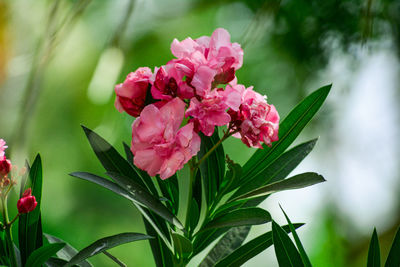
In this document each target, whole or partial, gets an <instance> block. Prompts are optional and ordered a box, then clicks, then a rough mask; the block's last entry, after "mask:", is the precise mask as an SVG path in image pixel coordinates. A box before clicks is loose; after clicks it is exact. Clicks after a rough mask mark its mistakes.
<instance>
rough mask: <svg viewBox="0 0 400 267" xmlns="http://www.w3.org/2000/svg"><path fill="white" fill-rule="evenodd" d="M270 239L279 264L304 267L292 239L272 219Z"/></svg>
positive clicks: (283, 266) (284, 266)
mask: <svg viewBox="0 0 400 267" xmlns="http://www.w3.org/2000/svg"><path fill="white" fill-rule="evenodd" d="M272 240H273V243H274V247H275V255H276V258H277V260H278V263H279V266H282V267H286V266H293V267H297V266H299V267H304V264H303V262H302V261H301V257H300V254H299V252H298V251H297V249H296V247H295V245H294V244H293V242H292V240H290V238H289V236H288V235H287V233H286V231H285V230H283V229H282V227H280V226H279V225H278V224H277V223H276V222H274V221H272Z"/></svg>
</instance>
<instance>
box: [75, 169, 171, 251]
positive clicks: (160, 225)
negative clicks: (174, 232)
mask: <svg viewBox="0 0 400 267" xmlns="http://www.w3.org/2000/svg"><path fill="white" fill-rule="evenodd" d="M70 175H71V176H74V177H77V178H81V179H84V180H87V181H90V182H93V183H96V184H98V185H100V186H103V187H104V188H107V189H109V190H111V191H113V192H114V193H117V194H119V195H121V196H123V197H125V198H127V199H129V200H131V201H132V202H133V204H134V205H135V206H136V208H137V209H138V210H139V211H140V212H141V213H142V215H143V216H144V218H145V219H146V220H148V221H149V224H150V225H151V226H152V227H153V228H154V230H155V231H156V232H157V234H158V235H159V236H160V237H161V239H162V240H163V241H164V242H165V244H166V245H167V246H168V245H169V241H168V238H167V236H166V235H167V234H168V233H169V230H168V229H167V226H166V224H165V221H164V220H159V219H158V218H160V217H155V214H153V213H152V212H150V211H147V210H144V209H143V208H142V206H141V205H139V204H137V201H136V200H134V198H133V196H132V195H131V193H129V192H128V191H126V190H125V189H123V188H121V187H120V186H119V185H118V184H116V183H114V182H111V181H109V180H107V179H105V178H103V177H100V176H97V175H95V174H91V173H87V172H74V173H71V174H70ZM160 219H161V218H160ZM168 247H169V248H170V249H172V247H170V246H168Z"/></svg>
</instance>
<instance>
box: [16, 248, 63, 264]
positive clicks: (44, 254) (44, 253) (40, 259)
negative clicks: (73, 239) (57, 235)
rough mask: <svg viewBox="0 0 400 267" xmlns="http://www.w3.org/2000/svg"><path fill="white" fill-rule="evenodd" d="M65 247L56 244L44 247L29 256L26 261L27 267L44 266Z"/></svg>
mask: <svg viewBox="0 0 400 267" xmlns="http://www.w3.org/2000/svg"><path fill="white" fill-rule="evenodd" d="M64 246H65V243H54V244H47V245H44V246H42V247H40V248H38V249H37V250H35V251H34V252H32V254H31V255H30V256H29V258H28V259H27V261H26V264H25V265H24V266H25V267H38V266H42V264H44V263H45V262H46V261H47V260H48V259H49V258H50V257H51V256H53V255H54V254H56V253H57V251H59V250H60V249H62V248H63V247H64Z"/></svg>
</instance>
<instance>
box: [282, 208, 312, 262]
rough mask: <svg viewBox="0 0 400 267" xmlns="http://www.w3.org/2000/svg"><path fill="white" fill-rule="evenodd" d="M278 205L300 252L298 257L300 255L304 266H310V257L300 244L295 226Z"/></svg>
mask: <svg viewBox="0 0 400 267" xmlns="http://www.w3.org/2000/svg"><path fill="white" fill-rule="evenodd" d="M279 207H280V208H281V210H282V212H283V214H284V215H285V218H286V221H287V222H288V225H289V228H290V232H291V233H292V235H293V238H294V241H295V242H296V246H297V248H298V250H299V252H300V257H301V260H302V261H303V263H304V266H305V267H311V266H312V265H311V262H310V259H309V258H308V256H307V253H306V251H305V249H304V247H303V245H302V244H301V241H300V238H299V236H298V235H297V233H296V230H295V227H294V226H293V224H292V222H291V221H290V219H289V217H288V216H287V215H286V212H285V211H284V210H283V208H282V207H281V205H279Z"/></svg>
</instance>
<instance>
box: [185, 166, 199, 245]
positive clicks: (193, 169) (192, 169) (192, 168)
mask: <svg viewBox="0 0 400 267" xmlns="http://www.w3.org/2000/svg"><path fill="white" fill-rule="evenodd" d="M189 166H190V178H189V193H188V201H187V207H186V219H185V228H186V231H187V237H188V238H189V239H190V238H191V235H192V229H190V225H189V222H190V208H191V204H192V201H191V199H192V195H193V183H194V179H195V176H196V173H197V164H196V163H195V162H194V159H192V160H190V161H189Z"/></svg>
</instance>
